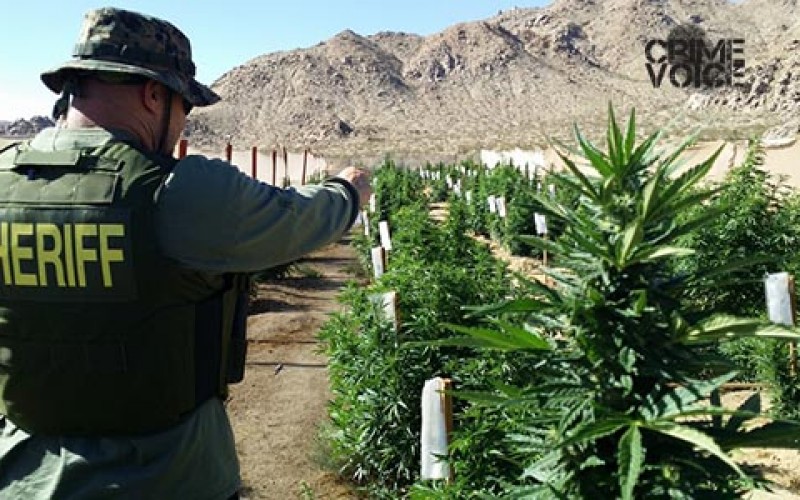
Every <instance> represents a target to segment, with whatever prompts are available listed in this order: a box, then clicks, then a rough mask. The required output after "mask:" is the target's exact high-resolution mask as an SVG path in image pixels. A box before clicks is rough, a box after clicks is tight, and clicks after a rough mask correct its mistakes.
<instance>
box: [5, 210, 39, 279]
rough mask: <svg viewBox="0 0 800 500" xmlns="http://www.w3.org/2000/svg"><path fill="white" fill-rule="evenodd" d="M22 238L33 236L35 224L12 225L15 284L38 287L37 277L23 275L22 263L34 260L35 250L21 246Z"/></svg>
mask: <svg viewBox="0 0 800 500" xmlns="http://www.w3.org/2000/svg"><path fill="white" fill-rule="evenodd" d="M20 236H33V224H28V223H23V222H14V223H12V224H11V263H12V266H13V268H14V284H15V285H19V286H36V285H37V282H36V275H35V274H30V273H23V272H22V266H21V265H20V261H23V260H33V248H31V247H24V246H22V245H21V244H20V242H19V239H20Z"/></svg>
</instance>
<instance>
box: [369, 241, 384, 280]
mask: <svg viewBox="0 0 800 500" xmlns="http://www.w3.org/2000/svg"><path fill="white" fill-rule="evenodd" d="M370 254H371V255H372V273H373V275H374V276H375V279H379V278H380V277H381V276H383V273H384V272H386V250H384V249H383V247H373V248H372V250H371V252H370Z"/></svg>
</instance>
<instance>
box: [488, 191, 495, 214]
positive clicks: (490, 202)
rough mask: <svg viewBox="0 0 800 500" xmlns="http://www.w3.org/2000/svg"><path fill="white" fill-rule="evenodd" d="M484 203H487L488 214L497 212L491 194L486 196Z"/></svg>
mask: <svg viewBox="0 0 800 500" xmlns="http://www.w3.org/2000/svg"><path fill="white" fill-rule="evenodd" d="M486 203H488V204H489V213H490V214H493V213H496V212H497V205H496V204H495V197H494V196H493V195H489V197H488V198H486Z"/></svg>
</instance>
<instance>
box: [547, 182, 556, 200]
mask: <svg viewBox="0 0 800 500" xmlns="http://www.w3.org/2000/svg"><path fill="white" fill-rule="evenodd" d="M547 189H548V191H550V198H555V197H556V185H555V184H550V185H549V186H547Z"/></svg>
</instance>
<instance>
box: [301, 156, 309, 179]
mask: <svg viewBox="0 0 800 500" xmlns="http://www.w3.org/2000/svg"><path fill="white" fill-rule="evenodd" d="M307 165H308V150H307V149H304V150H303V175H301V176H300V185H301V186H302V185H305V183H306V166H307Z"/></svg>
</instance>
